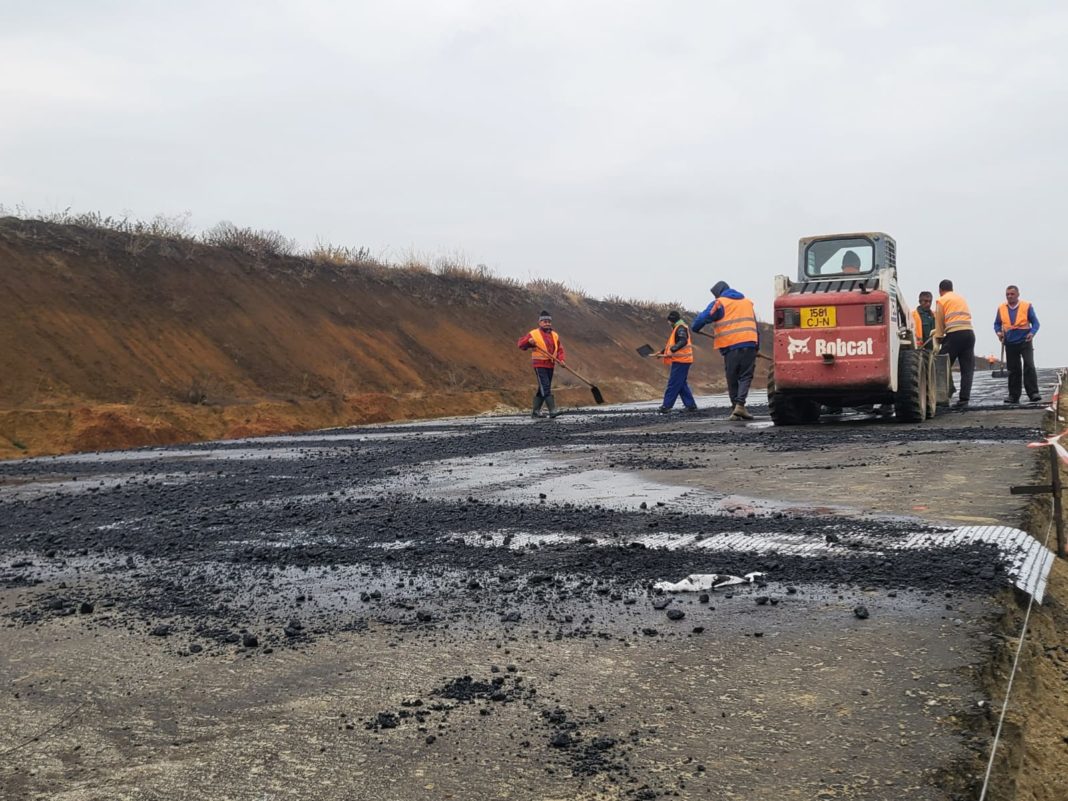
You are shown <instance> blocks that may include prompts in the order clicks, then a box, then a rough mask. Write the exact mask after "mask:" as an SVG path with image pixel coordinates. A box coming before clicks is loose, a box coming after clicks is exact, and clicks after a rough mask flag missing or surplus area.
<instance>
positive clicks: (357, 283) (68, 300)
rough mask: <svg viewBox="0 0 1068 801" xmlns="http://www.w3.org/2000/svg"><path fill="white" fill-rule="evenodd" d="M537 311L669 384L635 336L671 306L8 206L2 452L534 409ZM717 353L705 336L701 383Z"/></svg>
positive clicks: (704, 386)
mask: <svg viewBox="0 0 1068 801" xmlns="http://www.w3.org/2000/svg"><path fill="white" fill-rule="evenodd" d="M546 283H548V282H546ZM542 308H548V309H549V310H551V311H552V313H553V314H554V317H555V323H556V327H557V330H558V331H559V332H560V333H561V336H562V339H563V341H564V344H565V347H566V349H567V352H568V354H569V362H570V364H572V365H573V366H574V367H575V368H576V369H577V370H578V371H579V372H581V373H583V374H584V375H586V376H587V377H590V378H592V379H593V380H594V381H596V382H597V383H598V385H599V386H600V388H601V389H602V391H603V393H604V395H605V397H606V398H607V399H608V400H609V401H627V400H639V399H649V398H654V397H656V396H657V395H658V394H659V393H660V392H661V391H662V389H663V385H664V379H665V368H664V366H663V365H662V364H660V363H659V362H657V361H655V360H643V359H641V358H639V357H638V356H637V355H636V354H635V352H634V350H635V348H636V347H637V346H639V345H642V344H645V343H647V342H648V343H650V344H652V345H654V346H655V347H659V346H660V344H661V341H662V339H663V338H664V336H665V335H666V330H665V327H666V323H665V321H664V320H663V314H664V309H658V308H653V307H651V306H643V305H631V304H624V303H610V302H605V301H598V300H593V299H590V298H587V297H584V296H582V295H581V294H578V293H575V292H568V291H566V290H565V289H564V288H563V287H561V286H556V287H555V288H553V287H552V286H550V287H548V288H547V289H545V291H538V290H536V289H534V288H531V287H523V286H518V285H516V284H515V283H513V282H508V281H503V280H496V279H494V278H492V277H490V278H485V277H483V278H478V277H474V276H471V275H464V274H462V273H459V274H446V275H437V274H435V273H432V272H430V271H422V270H412V269H399V268H388V267H381V266H377V265H360V266H351V265H349V266H332V265H326V264H320V263H316V262H313V261H310V260H308V259H303V258H294V257H273V258H267V259H263V258H259V257H256V256H252V255H249V254H247V253H244V252H240V251H236V250H230V249H224V248H216V247H209V246H206V245H201V244H198V243H194V242H189V241H176V240H167V239H160V238H154V237H145V236H142V235H132V234H126V233H119V232H115V231H107V230H100V229H93V228H83V227H79V226H71V225H56V224H52V223H44V222H39V221H30V220H19V219H16V218H3V219H0V458H3V457H16V456H25V455H37V454H49V453H61V452H66V451H79V450H99V449H107V448H125V447H132V446H138V445H159V444H169V443H176V442H188V441H193V440H203V439H215V438H228V437H240V436H246V435H252V434H270V433H280V432H289V431H295V430H301V429H309V428H323V427H329V426H340V425H348V424H357V423H367V422H379V421H385V420H397V419H405V418H416V417H433V416H440V415H450V414H471V413H477V412H483V411H489V410H493V409H495V408H501V407H518V408H525V407H526V406H527V404H528V403H529V401H530V396H531V393H532V390H533V380H532V376H531V373H530V366H529V357H528V356H527V355H526V354H524V353H522V352H520V351H519V350H517V349H516V347H515V342H516V340H517V339H518V338H519V337H520V336H522V335H523V334H524V333H526V331H528V330H529V329H530V328H532V327H533V326H534V324H535V321H536V319H537V314H538V312H539V311H540V309H542ZM698 344H699V345H700V343H698ZM721 364H722V362H721V360H720V358H719V356H718V354H716V353H715V352H713V351H712V350H711V349H708V348H704V349H700V352H699V354H698V365H697V367H696V368H695V369H694V371H693V374H692V375H693V380H692V382H691V383H692V384H693V385H694V387H695V389H699V390H701V391H711V390H714V389H718V388H719V387H721V386H722V377H721ZM558 372H561V371H558ZM558 388H559V390H560V391H559V401H560V402H561V403H562V405H578V404H588V403H589V402H590V392H589V390H588V389H587V388H586V387H585V386H584V385H582V384H581V383H580V382H578V381H577V380H575V379H574V378H572V377H571V376H569V375H567V374H563V373H561V374H560V375H559V377H558Z"/></svg>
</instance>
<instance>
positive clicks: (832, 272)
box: [805, 238, 875, 278]
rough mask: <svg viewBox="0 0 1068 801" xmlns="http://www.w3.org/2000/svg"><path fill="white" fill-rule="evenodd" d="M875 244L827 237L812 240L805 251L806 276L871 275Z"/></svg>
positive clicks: (840, 276) (864, 240)
mask: <svg viewBox="0 0 1068 801" xmlns="http://www.w3.org/2000/svg"><path fill="white" fill-rule="evenodd" d="M874 261H875V246H874V245H873V244H872V243H871V241H869V240H867V239H863V238H857V239H827V240H823V241H820V242H813V243H812V244H811V245H809V246H808V250H806V251H805V277H806V278H843V277H846V278H848V277H849V276H851V275H871V272H872V264H873V262H874Z"/></svg>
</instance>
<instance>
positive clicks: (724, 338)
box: [712, 298, 759, 348]
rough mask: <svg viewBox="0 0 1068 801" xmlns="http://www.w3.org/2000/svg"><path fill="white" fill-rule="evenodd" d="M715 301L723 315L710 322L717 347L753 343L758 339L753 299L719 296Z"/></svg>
mask: <svg viewBox="0 0 1068 801" xmlns="http://www.w3.org/2000/svg"><path fill="white" fill-rule="evenodd" d="M716 303H718V304H719V305H720V306H722V307H723V317H721V318H720V319H718V320H716V321H715V322H714V323H712V331H713V332H714V333H715V335H716V347H717V348H729V347H730V346H731V345H740V344H741V343H743V342H752V343H753V344H754V345H755V344H756V343H757V342H758V341H759V337H758V336H757V319H756V310H755V309H754V308H753V301H751V300H749V298H741V299H738V298H720V299H719V300H717V301H716Z"/></svg>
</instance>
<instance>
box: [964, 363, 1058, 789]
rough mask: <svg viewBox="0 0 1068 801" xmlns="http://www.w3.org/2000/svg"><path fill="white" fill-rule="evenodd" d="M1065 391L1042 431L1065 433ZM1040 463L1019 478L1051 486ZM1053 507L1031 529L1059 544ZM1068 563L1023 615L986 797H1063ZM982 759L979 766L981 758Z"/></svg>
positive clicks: (1001, 655)
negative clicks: (1026, 618)
mask: <svg viewBox="0 0 1068 801" xmlns="http://www.w3.org/2000/svg"><path fill="white" fill-rule="evenodd" d="M1066 389H1068V387H1066V386H1065V384H1064V383H1063V381H1062V384H1061V396H1060V405H1059V409H1058V418H1059V419H1058V420H1053V419H1052V415H1048V416H1047V421H1048V423H1047V430H1048V431H1049V432H1050V433H1051V434H1052V433H1055V432H1059V431H1062V430H1063V429H1064V423H1063V422H1061V420H1063V419H1065V418H1066V417H1068V396H1065V394H1064V391H1065V390H1066ZM1040 453H1041V458H1040V459H1039V460H1038V468H1037V470H1036V472H1035V474H1034V475H1033V476H1032V477H1031V478H1032V481H1030V482H1029V481H1027V480H1026V479H1021V480H1020V482H1019V483H1021V484H1024V483H1034V484H1048V483H1049V480H1050V475H1051V473H1050V463H1049V461H1048V457H1047V453H1046V451H1045V450H1044V449H1043V450H1042V451H1040ZM1059 469H1060V472H1061V481H1062V482H1063V483H1064V484H1065V485H1068V469H1066V468H1065V466H1064V465H1063V464H1060V465H1059ZM1051 512H1052V509H1051V504H1050V500H1049V496H1048V495H1043V496H1037V497H1036V500H1035V501H1034V503H1033V504H1032V505H1031V508H1030V510H1029V515H1028V517H1029V520H1028V524H1027V528H1028V530H1029V531H1030V532H1031V533H1032V534H1034V535H1035V536H1036V537H1037V538H1038V539H1039V540H1042V541H1046V538H1047V536H1048V537H1049V540H1048V542H1049V547H1050V548H1052V549H1056V547H1057V544H1056V533H1055V531H1054V530H1053V519H1052V514H1051ZM1017 600H1018V601H1019V602H1020V603H1019V605H1017V606H1015V607H1014V606H1012V605H1008V607H1007V609H1008V611H1007V612H1006V614H1005V616H1004V618H1003V619H1002V620H1001V621H1000V626H999V628H1000V631H1001V639H999V641H998V646H997V648H995V651H994V658H993V660H992V661H991V662H990V663H989V665H988V667H987V672H986V675H984V676H983V680H984V683H985V685H986V686H987V688H988V691H989V693H990V698H991V699H993V701H994V703H993V704H992V708H991V709H989V710H988V718H989V726H990V728H991V730H993V728H994V727H995V726H996V724H997V718H998V715H999V714H1000V712H1001V704H1002V702H1003V700H1004V698H1005V690H1006V687H1007V684H1008V681H1009V676H1010V675H1011V672H1012V663H1013V659H1014V657H1015V654H1016V649H1017V647H1018V646H1019V636H1020V632H1021V630H1022V628H1023V621H1024V616H1025V613H1026V608H1027V599H1026V598H1025V597H1023V596H1020V597H1018V598H1017ZM982 756H983V757H984V759H983V760H977V764H976V765H975V771H976V773H977V774H978V773H979V771H980V770H981V769H985V767H986V763H985V757H986V756H987V755H986V754H983V755H982ZM1066 760H1068V562H1066V561H1065V560H1063V559H1058V560H1057V561H1056V562H1055V563H1054V565H1053V570H1052V571H1051V572H1050V577H1049V585H1048V588H1047V591H1046V597H1045V600H1044V602H1043V603H1042V605H1041V606H1038V605H1036V606H1035V607H1034V608H1033V609H1032V611H1031V618H1030V620H1029V621H1028V627H1027V639H1026V641H1025V642H1024V645H1023V649H1022V651H1021V653H1020V665H1019V673H1018V674H1017V676H1016V679H1015V681H1014V683H1013V686H1012V695H1011V697H1010V699H1009V705H1008V708H1007V710H1006V715H1005V724H1004V727H1003V731H1002V734H1001V745H1000V747H999V749H998V754H997V759H996V762H995V769H994V771H993V774H992V780H991V792H990V794H989V795H988V797H989V798H991V799H994V801H1061V799H1064V798H1068V771H1066V770H1065V762H1066ZM979 762H981V764H979Z"/></svg>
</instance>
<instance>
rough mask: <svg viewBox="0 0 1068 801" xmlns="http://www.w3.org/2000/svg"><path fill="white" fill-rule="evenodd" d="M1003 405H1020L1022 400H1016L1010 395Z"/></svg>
mask: <svg viewBox="0 0 1068 801" xmlns="http://www.w3.org/2000/svg"><path fill="white" fill-rule="evenodd" d="M1002 403H1008V404H1012V405H1018V404H1019V403H1020V399H1019V398H1014V397H1012V396H1011V395H1010V396H1009V397H1007V398H1005V400H1003V401H1002Z"/></svg>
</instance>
